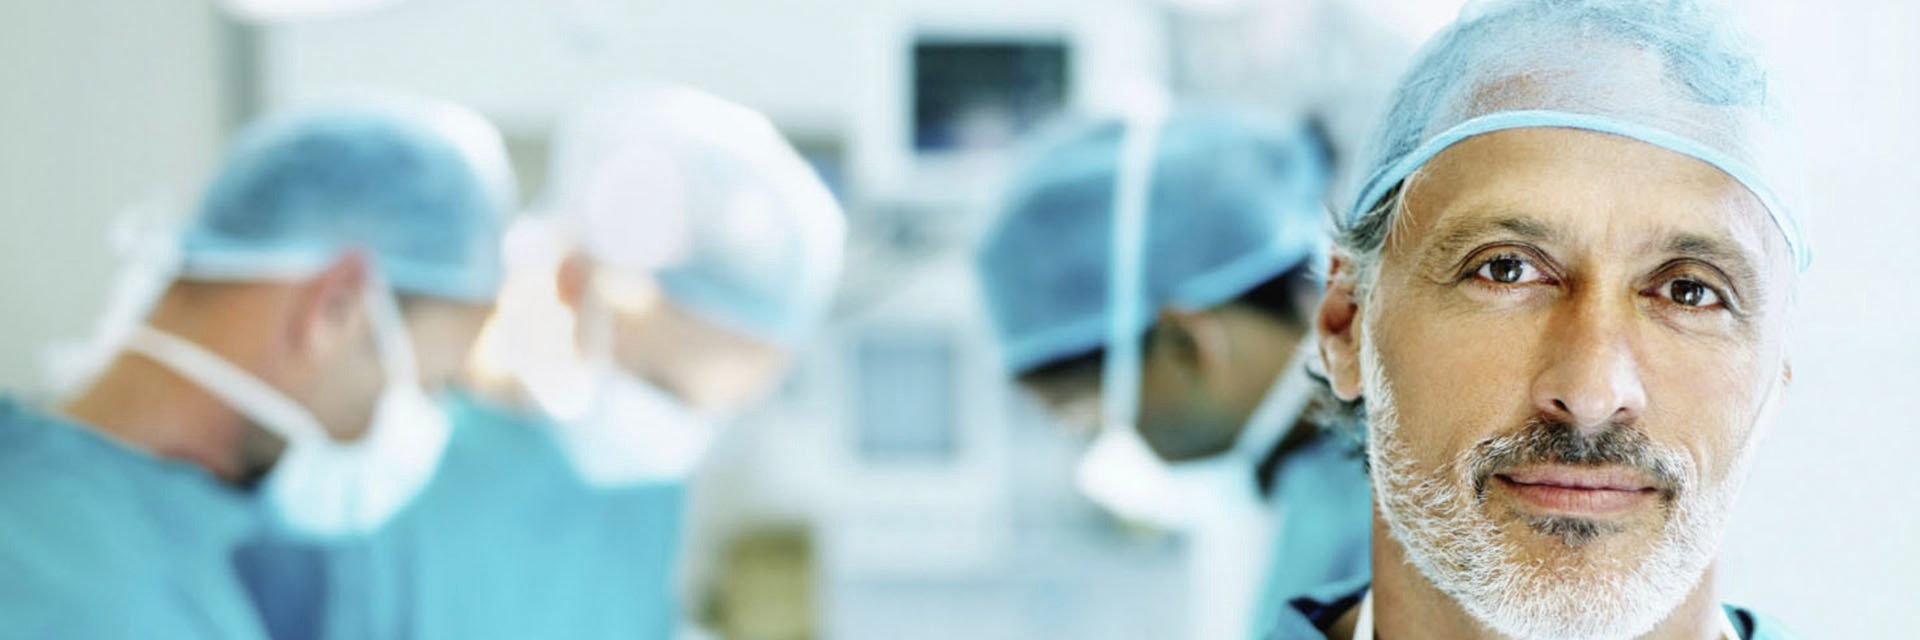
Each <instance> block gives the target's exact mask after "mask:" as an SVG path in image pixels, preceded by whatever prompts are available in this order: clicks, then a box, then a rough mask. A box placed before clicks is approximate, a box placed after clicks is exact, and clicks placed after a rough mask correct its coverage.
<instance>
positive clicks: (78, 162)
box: [0, 0, 225, 393]
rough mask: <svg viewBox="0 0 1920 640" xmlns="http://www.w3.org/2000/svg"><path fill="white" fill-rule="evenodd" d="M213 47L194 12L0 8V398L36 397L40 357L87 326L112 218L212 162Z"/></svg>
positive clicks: (207, 11) (136, 5) (216, 89)
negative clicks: (52, 343) (4, 394)
mask: <svg viewBox="0 0 1920 640" xmlns="http://www.w3.org/2000/svg"><path fill="white" fill-rule="evenodd" d="M221 43H222V40H221V37H220V32H219V24H218V23H217V22H216V20H215V15H214V13H213V10H212V9H211V8H210V7H209V6H207V5H206V4H205V3H203V2H191V1H190V2H151V1H148V0H72V1H62V2H4V3H0V61H4V63H0V64H4V65H5V72H4V74H0V78H3V79H0V87H4V91H5V95H4V99H0V292H3V293H4V295H5V298H4V300H5V303H4V304H3V305H0V309H4V311H0V388H3V389H7V390H9V391H11V392H15V393H21V392H24V393H37V392H38V390H39V389H40V388H41V385H40V383H41V378H40V375H39V369H38V367H37V365H36V362H35V360H36V356H37V354H38V351H39V347H40V346H41V345H43V344H45V343H46V342H47V341H48V340H51V339H54V338H75V337H84V336H85V335H86V334H87V333H88V332H89V330H90V329H91V327H92V326H93V325H92V322H93V317H94V315H95V314H96V313H98V311H99V308H100V306H101V305H102V303H103V302H104V300H105V298H104V291H105V289H106V284H107V281H108V278H109V276H110V275H111V273H112V272H113V268H114V262H113V260H112V259H111V257H110V256H109V254H108V252H107V247H106V243H105V238H106V228H107V223H108V221H109V220H110V219H111V218H112V217H113V215H114V214H115V212H116V211H118V210H119V209H120V208H121V207H124V206H126V205H128V204H129V203H131V202H133V201H135V200H137V199H140V198H143V197H145V196H147V195H148V194H151V193H155V192H156V190H157V189H160V188H162V187H172V188H174V189H175V190H176V193H183V194H184V193H185V190H186V189H189V188H190V187H191V184H192V182H193V181H194V180H195V179H197V177H198V176H199V174H200V172H201V171H204V170H205V168H206V167H207V166H208V165H209V164H211V163H212V161H213V157H214V154H215V152H216V150H217V147H218V143H219V138H220V136H221V133H222V131H223V125H224V122H223V119H224V117H225V116H224V113H225V111H224V106H225V103H224V97H223V94H222V89H221V84H220V81H219V79H220V78H221V74H222V73H223V72H224V69H223V68H222V67H221V66H220V65H221V64H222V59H221V56H220V53H219V52H220V50H221V49H220V47H221Z"/></svg>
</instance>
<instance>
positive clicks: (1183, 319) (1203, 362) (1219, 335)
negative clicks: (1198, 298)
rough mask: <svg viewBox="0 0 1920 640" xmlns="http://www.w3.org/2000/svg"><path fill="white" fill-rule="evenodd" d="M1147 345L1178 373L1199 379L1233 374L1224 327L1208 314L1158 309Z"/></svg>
mask: <svg viewBox="0 0 1920 640" xmlns="http://www.w3.org/2000/svg"><path fill="white" fill-rule="evenodd" d="M1150 345H1151V347H1152V349H1151V351H1154V352H1161V353H1166V354H1168V355H1169V356H1170V357H1172V358H1173V359H1174V360H1173V361H1174V362H1175V363H1176V364H1178V365H1180V367H1181V368H1182V369H1184V370H1187V371H1192V372H1194V374H1195V375H1197V376H1199V377H1202V378H1209V377H1210V378H1214V379H1225V378H1227V377H1231V376H1232V375H1233V373H1234V372H1233V345H1232V341H1231V340H1229V339H1228V338H1227V327H1226V325H1225V323H1224V322H1222V321H1221V319H1220V317H1219V316H1217V315H1216V314H1214V313H1213V312H1212V311H1210V310H1201V311H1187V310H1183V309H1177V308H1174V307H1162V308H1161V309H1160V315H1159V318H1158V320H1157V321H1156V322H1155V323H1154V332H1153V338H1152V342H1151V343H1150ZM1149 355H1151V354H1149Z"/></svg>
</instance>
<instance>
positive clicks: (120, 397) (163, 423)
mask: <svg viewBox="0 0 1920 640" xmlns="http://www.w3.org/2000/svg"><path fill="white" fill-rule="evenodd" d="M58 409H59V411H60V412H61V413H62V414H64V415H66V416H67V417H69V418H72V419H74V420H76V421H78V422H81V423H83V424H86V425H88V426H91V427H93V428H95V429H98V430H100V431H101V432H103V433H105V434H106V435H108V436H110V437H112V438H114V439H115V440H119V441H121V442H124V443H127V444H130V445H133V446H135V447H138V448H140V449H143V450H146V451H148V452H151V453H153V454H155V455H158V456H161V457H164V458H173V459H177V460H184V461H186V462H189V463H192V464H194V465H198V466H200V467H202V468H205V469H206V470H207V471H208V472H210V473H212V474H213V475H214V476H216V477H219V478H220V479H222V480H224V481H227V482H233V483H244V482H246V481H247V480H248V478H249V477H250V476H252V475H254V474H255V471H254V470H250V468H249V467H250V465H249V464H248V463H247V462H246V461H247V460H249V459H251V458H254V457H258V455H256V454H259V453H261V452H262V450H263V449H265V450H271V449H274V448H275V447H274V443H272V442H262V441H261V438H262V436H263V435H264V434H262V433H260V430H259V429H258V428H257V427H254V426H253V425H252V424H251V423H249V422H248V421H247V420H246V419H245V418H243V417H242V416H240V415H239V414H238V413H236V412H235V411H234V410H233V409H231V408H229V407H228V406H227V405H226V404H225V403H223V402H221V401H220V400H219V399H218V398H215V397H214V396H213V395H211V394H209V393H207V392H206V391H205V390H203V389H201V388H200V387H199V386H198V385H195V384H194V383H193V382H191V381H188V380H187V379H185V378H182V377H180V376H179V375H178V374H175V373H174V372H173V371H172V370H170V369H167V368H166V367H164V366H162V365H160V364H159V363H157V362H154V361H152V360H149V359H147V358H145V357H143V356H139V355H133V354H121V355H120V356H119V357H118V358H116V359H115V360H114V362H113V364H112V365H111V366H110V367H108V368H107V370H106V371H105V372H103V373H102V374H101V375H100V377H98V378H97V379H95V380H94V381H93V382H92V383H91V384H89V385H87V387H86V388H85V389H83V390H82V391H81V392H80V393H79V394H78V395H76V396H74V397H73V398H71V399H69V400H67V401H66V402H64V403H62V404H61V405H60V406H59V407H58Z"/></svg>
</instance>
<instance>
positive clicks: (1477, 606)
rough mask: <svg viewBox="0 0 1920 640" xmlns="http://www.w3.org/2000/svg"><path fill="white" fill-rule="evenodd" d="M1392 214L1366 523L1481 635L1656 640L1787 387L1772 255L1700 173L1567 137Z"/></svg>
mask: <svg viewBox="0 0 1920 640" xmlns="http://www.w3.org/2000/svg"><path fill="white" fill-rule="evenodd" d="M1398 215H1399V219H1398V220H1396V221H1395V222H1394V223H1393V224H1394V228H1393V230H1392V231H1391V232H1390V233H1389V234H1388V237H1387V243H1386V246H1385V248H1384V249H1383V250H1382V255H1381V262H1380V266H1379V272H1378V279H1377V281H1376V282H1375V285H1374V287H1373V289H1372V290H1371V292H1370V293H1369V292H1363V293H1362V294H1361V295H1360V297H1359V298H1358V300H1357V302H1358V305H1359V309H1358V312H1359V316H1360V326H1359V336H1358V340H1357V345H1352V346H1357V348H1358V350H1359V352H1360V353H1359V354H1357V355H1358V358H1357V361H1358V362H1359V363H1360V366H1359V375H1360V377H1361V381H1360V385H1359V386H1360V388H1361V395H1362V397H1363V398H1364V399H1365V401H1366V403H1367V406H1368V411H1369V421H1370V423H1371V424H1370V432H1369V436H1370V442H1371V448H1370V449H1371V451H1370V455H1371V456H1372V460H1371V461H1372V469H1373V475H1374V480H1375V486H1376V487H1377V491H1378V495H1377V506H1378V508H1379V510H1380V513H1381V517H1382V519H1384V520H1385V521H1386V522H1387V524H1388V526H1389V528H1390V530H1391V531H1392V533H1393V536H1394V538H1395V539H1396V540H1397V541H1399V543H1400V544H1401V545H1402V547H1403V548H1404V550H1405V552H1406V554H1407V557H1408V559H1409V560H1411V561H1412V562H1413V564H1414V565H1415V566H1416V567H1418V568H1419V569H1420V570H1421V573H1422V574H1424V575H1425V576H1426V578H1427V579H1428V580H1429V581H1431V582H1433V583H1434V585H1435V586H1436V587H1438V588H1440V590H1441V591H1443V592H1445V593H1447V594H1448V595H1449V596H1451V597H1452V598H1453V599H1454V600H1456V601H1458V602H1459V603H1460V604H1461V605H1462V606H1463V607H1464V608H1465V609H1466V610H1467V611H1468V612H1469V613H1471V614H1472V615H1474V616H1475V617H1476V618H1477V619H1479V620H1480V621H1481V622H1482V623H1484V624H1486V625H1488V626H1489V627H1491V628H1493V629H1494V630H1496V631H1499V632H1501V633H1504V634H1507V635H1512V636H1517V637H1547V636H1554V637H1627V636H1631V635H1635V634H1638V633H1643V632H1645V631H1647V630H1649V629H1651V628H1652V627H1653V626H1654V625H1655V624H1657V623H1658V622H1659V621H1660V620H1661V619H1662V618H1664V617H1665V616H1666V615H1667V614H1668V613H1670V612H1671V611H1672V610H1673V609H1674V608H1675V607H1677V606H1678V605H1679V603H1680V602H1681V601H1682V600H1683V599H1684V598H1685V597H1686V596H1687V595H1688V594H1689V593H1690V592H1692V591H1693V590H1694V589H1695V587H1696V586H1697V585H1698V583H1699V581H1700V579H1701V577H1702V575H1703V572H1704V571H1705V569H1706V567H1707V566H1708V565H1709V564H1710V563H1711V561H1712V557H1713V555H1714V553H1715V549H1716V547H1717V546H1718V540H1719V533H1720V527H1721V524H1722V523H1723V521H1724V518H1725V515H1726V511H1727V509H1728V507H1729V505H1730V504H1731V502H1732V498H1733V496H1734V494H1736V493H1737V492H1738V488H1739V485H1740V484H1741V482H1742V480H1743V479H1744V465H1745V463H1746V462H1747V460H1748V459H1749V456H1750V454H1751V451H1752V446H1753V444H1754V442H1755V441H1756V440H1757V438H1756V435H1757V433H1758V432H1759V431H1760V430H1761V428H1762V426H1763V425H1764V424H1765V423H1766V422H1767V420H1768V419H1769V414H1770V407H1771V405H1772V402H1773V400H1774V398H1775V396H1776V395H1777V393H1778V391H1779V389H1780V388H1781V387H1782V386H1783V385H1784V383H1785V379H1786V377H1787V376H1786V372H1787V369H1786V361H1785V354H1784V347H1783V343H1784V338H1785V334H1786V324H1787V322H1786V321H1787V318H1786V316H1787V309H1788V299H1789V298H1790V296H1791V293H1790V289H1791V287H1792V284H1791V279H1792V278H1793V273H1792V271H1791V264H1792V261H1791V260H1790V259H1789V258H1788V256H1787V251H1786V248H1785V243H1784V240H1783V239H1782V238H1781V237H1780V234H1779V232H1778V231H1777V230H1776V229H1775V228H1774V227H1773V226H1772V224H1771V223H1770V222H1769V219H1768V217H1767V214H1766V212H1765V209H1764V208H1763V207H1762V206H1761V205H1760V204H1759V202H1758V200H1757V199H1755V198H1754V197H1753V196H1752V194H1751V193H1749V192H1748V191H1747V190H1746V189H1745V188H1744V187H1742V186H1741V185H1740V184H1739V183H1738V182H1736V181H1734V180H1733V179H1731V178H1729V177H1728V176H1726V175H1725V174H1723V173H1721V172H1720V171H1718V170H1717V169H1714V168H1713V167H1711V166H1710V165H1707V164H1705V163H1703V162H1700V161H1697V160H1694V159H1692V158H1688V157H1686V156H1683V155H1680V154H1676V153H1672V152H1669V151H1667V150H1664V149H1661V148H1658V147H1654V146H1651V145H1647V144H1644V143H1640V142H1636V141H1632V140H1629V139H1626V138H1620V137H1614V136H1609V135H1605V134H1599V133H1592V132H1585V131H1578V130H1572V129H1520V130H1510V131H1503V132H1497V133H1492V134H1487V135H1482V136H1478V137H1475V138H1472V139H1469V140H1466V141H1464V142H1461V143H1459V144H1457V145H1454V146H1453V147H1451V148H1449V149H1448V150H1446V151H1445V152H1443V153H1441V154H1440V155H1438V156H1436V157H1435V158H1434V159H1433V160H1432V161H1430V162H1429V163H1428V164H1427V165H1426V166H1425V167H1424V168H1423V169H1422V171H1421V172H1420V173H1418V174H1417V175H1416V177H1415V178H1412V179H1410V180H1409V182H1408V185H1407V187H1406V194H1405V201H1404V208H1403V209H1402V211H1401V212H1400V213H1399V214H1398ZM1350 344H1351V343H1350ZM1350 355H1352V354H1350Z"/></svg>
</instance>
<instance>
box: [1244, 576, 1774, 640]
mask: <svg viewBox="0 0 1920 640" xmlns="http://www.w3.org/2000/svg"><path fill="white" fill-rule="evenodd" d="M1370 580H1371V576H1366V577H1362V578H1359V579H1358V580H1350V581H1347V582H1344V583H1328V584H1326V585H1323V586H1321V587H1319V588H1316V589H1314V590H1313V591H1312V592H1311V593H1308V594H1305V595H1302V596H1300V597H1298V598H1295V599H1294V600H1293V601H1292V602H1289V603H1287V607H1286V608H1285V610H1284V611H1282V613H1281V616H1280V618H1279V619H1278V620H1276V621H1275V623H1274V625H1273V626H1272V627H1269V628H1268V633H1267V635H1266V638H1267V640H1334V639H1332V638H1330V637H1328V636H1327V629H1329V628H1332V627H1333V624H1334V622H1336V621H1338V620H1339V619H1340V616H1342V615H1346V613H1347V611H1349V610H1352V609H1353V608H1354V607H1356V606H1359V604H1360V599H1361V598H1362V597H1363V596H1365V595H1366V592H1367V586H1368V582H1369V581H1370ZM1721 607H1722V608H1724V609H1725V610H1726V612H1727V617H1728V618H1730V619H1732V620H1733V626H1734V630H1735V631H1738V632H1739V633H1740V637H1741V638H1743V639H1744V640H1797V638H1799V636H1796V635H1794V634H1792V633H1790V632H1788V631H1787V630H1786V628H1785V627H1782V626H1781V625H1780V623H1779V622H1778V621H1776V620H1774V619H1772V618H1769V617H1766V616H1764V615H1760V614H1758V613H1755V612H1753V611H1752V610H1749V609H1744V608H1741V607H1736V606H1733V605H1730V604H1727V605H1721Z"/></svg>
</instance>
